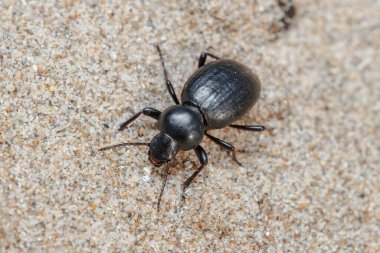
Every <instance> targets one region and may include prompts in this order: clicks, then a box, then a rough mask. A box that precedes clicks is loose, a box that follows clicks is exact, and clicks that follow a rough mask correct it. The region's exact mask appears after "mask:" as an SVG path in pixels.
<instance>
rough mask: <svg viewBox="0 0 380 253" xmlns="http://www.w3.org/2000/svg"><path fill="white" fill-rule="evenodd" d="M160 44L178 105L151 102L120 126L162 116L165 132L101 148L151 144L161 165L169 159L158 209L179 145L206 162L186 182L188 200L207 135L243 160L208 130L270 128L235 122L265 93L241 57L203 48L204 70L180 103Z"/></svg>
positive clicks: (192, 80)
mask: <svg viewBox="0 0 380 253" xmlns="http://www.w3.org/2000/svg"><path fill="white" fill-rule="evenodd" d="M156 47H157V50H158V53H159V55H160V59H161V64H162V67H163V69H164V77H165V82H166V86H167V89H168V91H169V93H170V96H171V97H172V98H173V100H174V102H175V103H176V105H173V106H170V107H168V108H166V109H165V110H164V111H163V112H160V111H159V110H157V109H154V108H151V107H146V108H144V109H143V110H142V111H140V112H138V113H137V114H135V115H134V116H132V117H131V118H130V119H128V120H127V121H125V122H124V123H123V124H121V125H120V128H119V131H121V130H123V129H125V128H126V127H127V126H128V125H129V124H130V123H131V122H132V121H134V120H136V119H137V118H138V117H139V116H140V115H141V114H144V115H146V116H149V117H152V118H154V119H156V120H157V127H158V130H160V133H159V134H157V135H156V136H155V137H154V138H153V139H152V140H151V141H150V142H149V143H141V142H134V143H121V144H117V145H112V146H108V147H103V148H100V149H99V151H103V150H107V149H112V148H116V147H122V146H128V145H130V146H139V145H142V146H149V152H148V158H149V162H150V163H151V164H153V165H154V166H157V167H159V166H162V165H163V164H166V169H165V176H164V180H163V183H162V187H161V192H160V195H159V197H158V201H157V209H159V208H160V201H161V197H162V194H163V192H164V188H165V185H166V180H167V177H168V172H169V168H170V162H171V160H172V159H173V158H174V156H175V155H176V154H177V153H178V151H179V150H185V151H187V150H190V149H194V151H195V154H196V155H197V157H198V159H199V162H200V163H201V165H200V166H199V168H198V169H197V170H196V171H195V172H194V173H193V174H192V175H191V176H190V177H189V178H188V179H187V180H186V181H185V182H184V183H183V185H182V187H183V188H182V199H184V194H185V190H186V188H187V187H188V186H189V185H190V184H191V182H192V181H193V180H194V178H195V177H196V176H197V175H198V174H199V173H200V172H201V170H202V169H203V168H204V167H205V166H206V164H207V161H208V159H207V154H206V152H205V150H204V149H203V148H202V147H201V146H200V145H199V144H200V143H201V141H202V139H203V137H204V136H205V135H206V136H207V137H208V138H210V139H211V140H212V141H213V142H215V143H216V144H218V145H220V146H222V147H223V148H225V149H227V150H228V151H230V152H232V158H233V160H234V161H235V162H236V163H238V164H239V165H241V164H240V163H239V161H238V160H237V159H236V152H235V148H234V147H233V146H232V145H231V144H229V143H227V142H225V141H223V140H220V139H218V138H216V137H214V136H212V135H210V134H209V133H207V131H208V130H210V129H219V128H223V127H226V126H230V127H234V128H238V129H242V130H248V131H255V132H258V131H263V130H265V127H264V126H260V125H247V126H242V125H233V124H231V123H232V122H234V121H235V120H237V119H239V118H240V117H241V116H243V115H244V114H246V113H247V112H248V111H249V110H250V109H251V108H252V107H253V105H254V104H255V103H256V101H257V100H258V98H259V95H260V81H259V79H258V77H257V76H256V75H255V74H254V73H253V72H252V71H251V70H250V69H249V68H247V67H246V66H244V65H242V64H240V63H238V62H236V61H232V60H227V59H221V58H219V57H217V56H215V55H213V54H210V53H207V52H202V53H201V55H200V57H199V62H198V70H197V71H196V72H195V73H194V74H193V75H192V76H191V77H190V78H189V79H188V80H187V82H186V83H185V86H184V88H183V90H182V94H181V100H182V104H180V102H179V100H178V98H177V95H176V93H175V91H174V88H173V86H172V83H171V82H170V80H169V79H168V73H167V70H166V68H165V63H164V60H163V56H162V52H161V50H160V47H159V46H156ZM207 56H210V57H212V58H214V59H215V61H212V62H210V63H207V64H205V62H206V58H207Z"/></svg>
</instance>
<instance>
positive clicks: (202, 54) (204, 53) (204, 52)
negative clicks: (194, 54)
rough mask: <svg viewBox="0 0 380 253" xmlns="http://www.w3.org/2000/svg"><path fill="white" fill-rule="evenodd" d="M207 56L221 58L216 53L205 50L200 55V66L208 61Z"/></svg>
mask: <svg viewBox="0 0 380 253" xmlns="http://www.w3.org/2000/svg"><path fill="white" fill-rule="evenodd" d="M207 56H210V57H212V58H214V59H215V60H219V59H220V57H218V56H216V55H214V54H211V53H208V52H206V51H203V52H202V53H201V55H200V56H199V60H198V68H200V67H202V66H203V65H205V63H206V59H207Z"/></svg>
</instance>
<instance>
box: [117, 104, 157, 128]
mask: <svg viewBox="0 0 380 253" xmlns="http://www.w3.org/2000/svg"><path fill="white" fill-rule="evenodd" d="M141 114H144V115H145V116H149V117H151V118H153V119H158V117H160V114H161V112H160V111H159V110H157V109H154V108H151V107H145V108H144V109H143V110H142V111H140V112H138V113H136V114H135V115H133V116H132V117H131V118H129V119H127V120H126V121H125V122H124V123H122V124H121V125H120V127H119V129H118V130H119V131H123V130H124V129H126V128H127V127H128V125H129V124H131V123H132V122H133V121H135V120H136V119H137V118H138V117H140V116H141Z"/></svg>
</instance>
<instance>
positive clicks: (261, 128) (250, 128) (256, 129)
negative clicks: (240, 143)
mask: <svg viewBox="0 0 380 253" xmlns="http://www.w3.org/2000/svg"><path fill="white" fill-rule="evenodd" d="M229 127H233V128H237V129H241V130H246V131H252V132H262V131H264V130H265V129H266V128H265V126H261V125H246V126H242V125H229Z"/></svg>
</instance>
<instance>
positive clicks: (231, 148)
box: [206, 133, 243, 166]
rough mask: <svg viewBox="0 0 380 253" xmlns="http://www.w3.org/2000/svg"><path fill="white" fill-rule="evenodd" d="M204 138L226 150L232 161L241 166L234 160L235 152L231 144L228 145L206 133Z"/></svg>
mask: <svg viewBox="0 0 380 253" xmlns="http://www.w3.org/2000/svg"><path fill="white" fill-rule="evenodd" d="M206 136H207V137H208V138H210V139H211V140H212V141H213V142H215V143H216V144H218V145H220V146H222V147H223V148H225V149H227V150H228V151H230V152H232V160H233V161H234V162H236V163H237V164H239V165H240V166H243V164H241V163H240V162H239V161H238V159H237V158H236V150H235V148H234V146H232V145H231V144H229V143H228V142H225V141H223V140H220V139H218V138H216V137H214V136H212V135H210V134H208V133H206Z"/></svg>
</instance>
